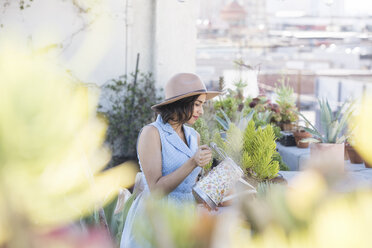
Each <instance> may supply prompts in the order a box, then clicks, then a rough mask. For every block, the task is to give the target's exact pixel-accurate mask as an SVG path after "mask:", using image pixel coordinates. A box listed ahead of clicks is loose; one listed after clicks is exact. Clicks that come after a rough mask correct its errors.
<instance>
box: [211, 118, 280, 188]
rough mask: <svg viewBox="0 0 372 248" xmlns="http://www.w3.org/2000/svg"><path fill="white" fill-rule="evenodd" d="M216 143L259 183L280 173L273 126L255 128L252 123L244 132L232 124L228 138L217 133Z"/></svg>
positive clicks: (227, 134)
mask: <svg viewBox="0 0 372 248" xmlns="http://www.w3.org/2000/svg"><path fill="white" fill-rule="evenodd" d="M214 142H215V143H216V144H217V145H218V146H219V147H220V148H222V149H223V150H224V151H225V152H226V153H227V154H228V155H229V156H230V157H231V158H232V159H233V160H234V161H235V162H236V163H237V164H239V165H240V166H241V167H242V168H243V170H244V171H245V174H246V175H247V176H249V177H253V178H255V179H256V180H258V181H264V180H267V179H271V178H274V177H275V176H276V175H277V173H278V172H279V162H278V161H277V160H275V159H274V157H275V155H276V154H277V152H276V143H275V134H274V131H273V128H272V126H271V125H267V126H266V127H265V128H261V127H258V128H257V129H256V128H255V123H254V121H250V122H249V123H248V125H247V126H246V128H245V130H244V131H242V130H240V129H239V128H238V127H236V126H235V124H233V123H230V126H229V129H228V130H227V132H226V138H225V139H222V137H221V136H220V135H219V134H218V133H216V134H215V136H214Z"/></svg>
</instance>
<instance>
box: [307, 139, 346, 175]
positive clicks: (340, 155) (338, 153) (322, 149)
mask: <svg viewBox="0 0 372 248" xmlns="http://www.w3.org/2000/svg"><path fill="white" fill-rule="evenodd" d="M344 148H345V145H344V144H343V143H342V144H331V143H312V144H311V145H310V157H312V158H317V159H319V158H320V159H321V160H322V161H326V163H327V164H328V165H329V166H331V167H333V169H334V170H337V171H343V170H344Z"/></svg>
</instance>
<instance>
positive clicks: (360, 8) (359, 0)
mask: <svg viewBox="0 0 372 248" xmlns="http://www.w3.org/2000/svg"><path fill="white" fill-rule="evenodd" d="M344 1H345V12H346V13H351V14H357V13H369V14H371V15H372V1H371V0H344Z"/></svg>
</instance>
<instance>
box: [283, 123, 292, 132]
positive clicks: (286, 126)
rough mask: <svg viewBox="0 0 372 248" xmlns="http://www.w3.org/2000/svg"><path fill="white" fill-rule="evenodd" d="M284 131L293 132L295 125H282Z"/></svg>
mask: <svg viewBox="0 0 372 248" xmlns="http://www.w3.org/2000/svg"><path fill="white" fill-rule="evenodd" d="M281 128H282V131H292V130H293V128H294V124H293V123H282V125H281Z"/></svg>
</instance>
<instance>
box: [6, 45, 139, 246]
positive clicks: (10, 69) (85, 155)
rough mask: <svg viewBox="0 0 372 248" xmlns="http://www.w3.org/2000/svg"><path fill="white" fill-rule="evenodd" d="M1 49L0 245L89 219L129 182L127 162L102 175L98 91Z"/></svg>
mask: <svg viewBox="0 0 372 248" xmlns="http://www.w3.org/2000/svg"><path fill="white" fill-rule="evenodd" d="M1 44H2V45H1V47H0V53H1V54H2V56H1V57H0V204H1V207H0V244H1V242H4V241H5V240H6V239H9V238H12V237H13V238H14V237H16V235H18V234H17V232H18V231H19V230H17V228H18V226H22V227H25V228H28V227H29V228H35V227H38V228H40V227H42V228H46V229H48V228H53V227H56V226H59V225H63V224H66V223H70V222H72V221H74V220H76V219H77V218H79V217H82V216H84V215H86V214H88V213H90V212H91V211H92V210H93V209H94V208H95V207H97V206H102V205H103V204H104V203H105V202H107V201H110V200H112V198H113V197H114V196H115V195H116V194H117V193H118V190H119V189H120V188H122V187H129V186H130V185H131V184H132V183H133V179H134V176H135V169H134V167H133V166H131V165H130V164H129V163H126V164H123V165H121V166H118V167H116V168H114V169H110V170H107V171H104V172H102V170H103V168H104V167H105V166H106V164H107V162H108V161H109V159H110V157H111V154H110V152H109V150H108V149H107V148H106V147H104V146H103V142H104V138H105V132H106V123H105V122H104V121H103V120H101V119H99V118H98V117H97V115H96V105H97V99H98V94H97V91H98V90H97V89H95V88H88V87H86V86H84V85H83V84H82V83H80V82H77V81H76V80H74V79H73V78H72V77H71V76H70V75H69V74H68V73H67V72H66V71H65V70H63V69H62V68H60V67H58V66H56V65H57V64H58V63H57V62H56V61H52V60H50V59H46V58H43V57H38V56H35V55H32V54H30V53H27V50H21V49H18V47H15V46H13V45H12V42H2V43H1ZM15 215H16V216H17V218H16V219H15V218H14V216H15ZM17 220H19V222H22V224H19V223H17Z"/></svg>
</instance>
